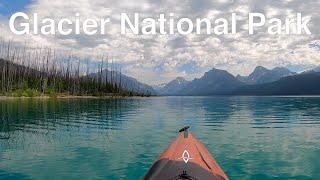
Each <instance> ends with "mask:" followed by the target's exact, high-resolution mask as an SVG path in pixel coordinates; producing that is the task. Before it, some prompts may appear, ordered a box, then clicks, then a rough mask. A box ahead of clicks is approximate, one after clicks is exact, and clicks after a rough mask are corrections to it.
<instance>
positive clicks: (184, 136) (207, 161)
mask: <svg viewBox="0 0 320 180" xmlns="http://www.w3.org/2000/svg"><path fill="white" fill-rule="evenodd" d="M188 128H189V127H184V128H182V129H181V130H180V131H179V133H180V134H179V136H178V137H177V138H176V139H175V140H174V141H173V142H172V143H171V144H170V145H169V146H168V147H167V149H166V150H165V151H164V152H163V153H162V154H161V155H160V156H159V157H158V159H157V160H156V162H155V163H154V164H153V165H152V167H151V168H150V170H149V171H148V173H147V174H146V176H145V177H144V179H145V180H153V179H155V180H158V179H161V180H162V179H169V180H179V179H189V180H194V179H201V180H205V179H221V180H228V177H227V175H226V174H225V173H224V172H223V170H222V169H221V168H220V166H219V165H218V163H217V162H216V161H215V160H214V159H213V157H212V156H211V154H210V152H209V151H208V150H207V149H206V147H205V146H204V145H203V144H202V143H201V142H200V141H199V140H197V139H196V138H195V137H194V135H193V134H192V133H190V132H188Z"/></svg>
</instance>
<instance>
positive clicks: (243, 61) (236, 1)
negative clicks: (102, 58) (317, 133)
mask: <svg viewBox="0 0 320 180" xmlns="http://www.w3.org/2000/svg"><path fill="white" fill-rule="evenodd" d="M319 9H320V1H319V0H281V1H279V0H269V1H265V0H175V1H172V0H135V1H132V0H73V1H66V0H54V1H52V0H2V1H0V39H4V40H13V41H14V42H15V43H17V44H19V43H20V44H22V43H25V42H26V41H28V42H29V43H28V44H37V45H44V46H50V47H54V48H56V49H61V50H65V51H72V52H73V53H75V54H83V53H85V54H86V56H88V55H89V56H92V57H97V55H99V54H100V55H108V56H110V57H113V58H114V59H115V61H117V63H118V64H121V67H122V68H123V69H122V70H123V71H124V72H125V73H126V74H128V75H130V76H133V77H135V78H137V79H138V80H140V81H142V82H145V83H148V84H160V83H164V82H168V81H170V80H172V79H175V78H176V77H178V76H179V77H185V78H186V79H193V78H195V77H200V76H201V75H202V74H203V73H204V72H206V71H208V70H210V69H212V68H219V69H225V70H228V71H229V72H231V73H232V74H234V75H237V74H241V75H248V74H249V73H250V72H251V71H252V70H253V69H254V68H255V67H256V66H265V67H267V68H273V67H278V66H284V67H288V68H290V69H291V70H295V71H303V70H306V69H308V68H311V67H314V66H318V65H320V16H319ZM16 11H23V12H25V13H27V14H29V15H31V14H33V13H38V14H39V16H40V18H41V17H49V18H53V19H61V18H65V17H68V18H71V19H72V17H74V16H75V13H80V15H81V17H90V18H97V19H100V18H103V17H110V19H111V23H110V24H109V25H108V27H107V28H108V29H107V32H108V33H107V34H106V35H103V36H101V35H93V36H88V35H85V34H81V35H69V36H61V35H55V36H44V35H23V36H17V35H14V34H13V33H12V32H11V31H10V30H9V25H8V19H9V17H10V16H11V15H12V13H14V12H16ZM135 12H138V13H140V14H141V15H142V16H143V17H153V18H157V17H158V15H159V14H160V13H165V14H169V13H174V14H175V17H189V18H191V19H195V18H197V17H200V18H204V17H210V18H217V17H226V18H230V15H231V13H237V15H239V19H240V21H243V22H245V21H246V19H247V18H246V17H247V16H248V13H249V12H260V13H264V14H265V15H266V16H267V18H272V17H277V18H280V19H284V18H286V17H294V16H295V14H296V13H297V12H301V13H302V15H303V16H304V17H306V18H310V19H311V20H310V24H309V27H310V30H311V32H312V34H311V35H306V34H303V35H270V34H268V33H266V32H265V29H263V28H261V29H259V30H258V31H257V32H256V33H255V34H254V35H248V32H247V31H245V30H241V29H240V30H239V32H238V33H237V34H235V35H214V34H211V35H206V34H201V35H197V34H190V35H179V34H174V35H159V34H157V35H130V34H128V35H121V34H120V25H119V24H120V23H119V17H120V13H127V14H133V13H135ZM245 28H246V27H243V29H245ZM92 59H94V58H92Z"/></svg>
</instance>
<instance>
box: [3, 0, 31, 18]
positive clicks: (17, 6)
mask: <svg viewBox="0 0 320 180" xmlns="http://www.w3.org/2000/svg"><path fill="white" fill-rule="evenodd" d="M30 2H31V0H1V1H0V14H1V15H2V16H10V15H11V14H13V13H15V12H17V11H22V10H23V9H24V7H25V6H26V5H28V4H29V3H30Z"/></svg>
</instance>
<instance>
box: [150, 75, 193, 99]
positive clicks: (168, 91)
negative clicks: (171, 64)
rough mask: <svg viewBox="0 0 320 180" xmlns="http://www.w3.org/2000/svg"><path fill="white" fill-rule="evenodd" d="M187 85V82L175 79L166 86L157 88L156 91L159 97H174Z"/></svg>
mask: <svg viewBox="0 0 320 180" xmlns="http://www.w3.org/2000/svg"><path fill="white" fill-rule="evenodd" d="M188 83H189V81H187V80H185V79H184V78H183V77H177V78H176V79H174V80H172V81H170V82H169V83H168V84H165V85H161V86H158V87H157V89H156V91H157V93H158V94H160V95H176V94H178V92H180V91H182V89H183V88H185V87H186V85H187V84H188Z"/></svg>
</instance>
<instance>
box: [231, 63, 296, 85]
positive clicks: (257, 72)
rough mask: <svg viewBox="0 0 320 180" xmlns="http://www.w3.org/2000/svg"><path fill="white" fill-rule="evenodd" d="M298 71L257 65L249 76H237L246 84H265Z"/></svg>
mask: <svg viewBox="0 0 320 180" xmlns="http://www.w3.org/2000/svg"><path fill="white" fill-rule="evenodd" d="M294 74H296V73H294V72H291V71H290V70H289V69H287V68H284V67H276V68H273V69H271V70H269V69H267V68H265V67H262V66H257V67H256V68H255V69H254V71H253V72H252V73H251V74H250V75H249V76H240V75H238V76H237V79H238V80H240V81H242V82H244V83H246V84H263V83H269V82H274V81H277V80H279V79H281V78H282V77H286V76H291V75H294Z"/></svg>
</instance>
